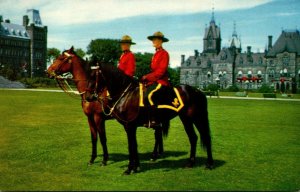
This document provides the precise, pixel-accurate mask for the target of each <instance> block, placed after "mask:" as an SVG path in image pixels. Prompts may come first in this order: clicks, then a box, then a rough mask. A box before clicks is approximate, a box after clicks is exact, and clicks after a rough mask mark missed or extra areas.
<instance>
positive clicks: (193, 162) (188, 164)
mask: <svg viewBox="0 0 300 192" xmlns="http://www.w3.org/2000/svg"><path fill="white" fill-rule="evenodd" d="M194 165H195V161H188V163H187V164H186V165H185V168H193V167H194Z"/></svg>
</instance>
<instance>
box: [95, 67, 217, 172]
mask: <svg viewBox="0 0 300 192" xmlns="http://www.w3.org/2000/svg"><path fill="white" fill-rule="evenodd" d="M97 79H98V82H97V83H98V85H99V86H105V87H107V89H108V91H109V93H110V95H111V97H112V101H111V102H110V103H109V108H110V111H113V113H112V114H113V115H114V117H115V118H116V119H117V120H118V121H119V122H120V123H121V124H123V126H124V128H125V130H126V133H127V138H128V149H129V165H128V168H127V170H126V171H125V172H124V174H130V173H131V172H137V171H138V168H139V165H140V162H139V157H138V150H137V140H136V130H137V127H138V126H143V125H145V124H147V123H148V122H149V113H148V111H147V109H148V108H147V107H140V104H139V102H140V100H139V97H140V89H139V82H138V81H137V80H134V79H132V78H130V77H128V76H126V75H124V74H123V73H121V72H120V71H119V70H117V69H116V68H115V67H113V66H111V65H100V67H99V77H98V78H97ZM177 90H178V92H179V93H180V96H181V98H182V101H183V103H184V107H183V108H182V109H181V110H180V111H179V112H175V111H174V110H170V109H158V108H157V109H156V112H155V119H156V120H157V121H158V122H166V121H169V120H170V119H172V118H174V117H176V116H177V115H179V117H180V119H181V121H182V123H183V125H184V128H185V131H186V133H187V135H188V137H189V141H190V145H191V149H190V158H189V161H188V164H187V166H188V167H193V165H194V164H195V157H196V144H197V139H198V138H197V135H196V133H195V130H194V127H193V125H195V127H196V128H197V130H198V131H199V133H200V137H201V144H202V146H203V147H204V149H206V151H207V163H206V167H207V168H209V169H211V168H212V167H213V157H212V151H211V137H210V128H209V120H208V111H207V99H206V96H205V95H204V94H203V93H202V92H200V91H199V90H197V89H194V88H193V87H191V86H188V85H182V86H179V87H177ZM160 97H168V95H167V94H165V95H160ZM151 114H153V113H151Z"/></svg>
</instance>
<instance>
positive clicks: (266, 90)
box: [258, 84, 273, 93]
mask: <svg viewBox="0 0 300 192" xmlns="http://www.w3.org/2000/svg"><path fill="white" fill-rule="evenodd" d="M258 92H259V93H273V89H272V88H271V87H270V86H268V85H266V84H262V86H261V87H260V88H259V89H258Z"/></svg>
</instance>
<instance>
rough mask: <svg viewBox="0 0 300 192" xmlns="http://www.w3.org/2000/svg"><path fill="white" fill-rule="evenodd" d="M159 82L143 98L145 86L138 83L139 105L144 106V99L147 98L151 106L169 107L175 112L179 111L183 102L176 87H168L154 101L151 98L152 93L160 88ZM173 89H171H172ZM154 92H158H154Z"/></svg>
mask: <svg viewBox="0 0 300 192" xmlns="http://www.w3.org/2000/svg"><path fill="white" fill-rule="evenodd" d="M161 86H162V85H161V84H157V86H156V88H155V89H153V90H152V91H151V92H149V93H148V96H147V98H145V95H144V94H145V91H144V90H145V89H146V88H145V87H144V85H143V84H142V83H140V84H139V89H140V90H139V93H140V101H139V106H140V107H145V104H144V100H146V99H148V102H149V104H150V105H151V106H153V105H157V108H159V109H171V110H174V111H176V112H178V111H180V110H181V109H182V108H183V107H184V103H183V101H182V99H181V96H180V94H179V91H178V89H177V88H175V87H173V89H172V88H170V90H168V91H167V92H165V93H166V94H165V95H160V97H161V98H163V99H159V101H155V100H154V99H153V97H152V96H153V94H154V93H155V92H156V91H157V90H159V89H160V88H161ZM172 90H173V91H172ZM155 94H159V92H158V93H155Z"/></svg>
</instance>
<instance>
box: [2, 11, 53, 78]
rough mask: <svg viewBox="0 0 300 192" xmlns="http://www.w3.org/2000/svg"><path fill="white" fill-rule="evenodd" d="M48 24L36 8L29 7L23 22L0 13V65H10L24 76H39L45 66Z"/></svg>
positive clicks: (9, 66) (8, 66)
mask: <svg viewBox="0 0 300 192" xmlns="http://www.w3.org/2000/svg"><path fill="white" fill-rule="evenodd" d="M47 31H48V30H47V26H44V25H43V24H42V20H41V17H40V14H39V11H38V10H35V9H29V10H27V14H26V15H25V16H23V24H22V25H19V24H13V23H11V22H10V20H9V19H6V20H3V17H2V15H0V69H3V68H6V69H12V70H13V71H14V72H17V73H21V74H22V75H23V76H28V77H36V76H42V75H43V74H44V70H45V69H46V58H47Z"/></svg>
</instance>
